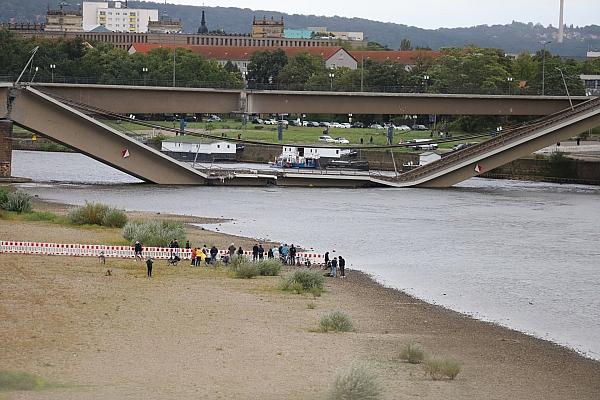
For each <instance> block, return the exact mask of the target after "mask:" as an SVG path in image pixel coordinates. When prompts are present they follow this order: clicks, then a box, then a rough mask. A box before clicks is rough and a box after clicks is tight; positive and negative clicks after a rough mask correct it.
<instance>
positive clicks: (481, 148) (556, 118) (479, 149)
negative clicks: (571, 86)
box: [382, 98, 600, 182]
mask: <svg viewBox="0 0 600 400" xmlns="http://www.w3.org/2000/svg"><path fill="white" fill-rule="evenodd" d="M598 106H600V98H596V99H592V100H588V101H586V102H583V103H580V104H578V105H576V106H574V107H573V109H570V108H569V109H567V110H563V111H560V112H558V113H554V114H551V115H549V116H547V117H544V118H541V119H539V120H536V121H533V122H531V123H529V124H527V125H524V126H522V127H518V128H514V129H510V130H505V131H503V133H502V134H499V135H497V136H495V137H493V138H492V139H489V140H487V141H485V142H482V143H479V144H477V145H474V146H471V147H468V148H466V149H463V150H459V151H456V152H454V153H453V154H451V155H449V156H447V157H444V158H442V159H440V160H438V161H435V162H432V163H429V164H426V165H424V166H422V167H419V168H415V169H414V170H412V171H409V172H406V173H403V174H401V175H399V176H398V178H389V177H384V178H382V179H386V180H392V181H396V182H407V181H411V180H416V179H419V178H421V177H424V176H427V175H431V174H433V173H435V172H438V171H440V170H442V169H445V168H447V167H449V166H451V165H453V164H456V163H459V162H462V161H464V160H465V159H468V158H472V157H475V156H477V155H480V154H482V153H485V152H486V151H488V150H490V149H492V148H496V147H499V146H501V145H504V144H506V143H508V142H513V141H515V140H517V139H520V138H522V137H524V136H526V135H528V134H531V133H533V132H535V131H538V130H540V129H543V128H545V127H547V126H551V125H553V124H555V123H557V122H560V121H562V120H564V119H565V118H570V117H573V116H576V115H578V114H581V113H584V112H586V111H588V110H590V109H592V108H595V107H598Z"/></svg>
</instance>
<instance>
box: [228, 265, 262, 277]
mask: <svg viewBox="0 0 600 400" xmlns="http://www.w3.org/2000/svg"><path fill="white" fill-rule="evenodd" d="M234 272H235V277H236V278H243V279H250V278H254V277H255V276H258V275H260V270H259V269H258V266H257V265H256V264H255V263H251V262H246V263H243V264H240V265H239V266H238V267H237V268H236V269H235V270H234Z"/></svg>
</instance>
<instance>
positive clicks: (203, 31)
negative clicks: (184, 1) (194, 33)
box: [198, 10, 208, 34]
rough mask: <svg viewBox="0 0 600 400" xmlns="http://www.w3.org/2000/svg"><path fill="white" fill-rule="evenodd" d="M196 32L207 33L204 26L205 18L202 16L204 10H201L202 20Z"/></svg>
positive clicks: (206, 28)
mask: <svg viewBox="0 0 600 400" xmlns="http://www.w3.org/2000/svg"><path fill="white" fill-rule="evenodd" d="M198 33H200V34H204V33H208V27H207V26H206V18H205V17H204V10H202V21H200V27H199V28H198Z"/></svg>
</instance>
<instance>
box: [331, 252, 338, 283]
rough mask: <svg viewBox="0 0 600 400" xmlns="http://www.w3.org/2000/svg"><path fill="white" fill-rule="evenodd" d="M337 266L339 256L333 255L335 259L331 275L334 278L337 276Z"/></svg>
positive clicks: (332, 262) (332, 263)
mask: <svg viewBox="0 0 600 400" xmlns="http://www.w3.org/2000/svg"><path fill="white" fill-rule="evenodd" d="M337 266H338V260H337V257H333V260H331V276H332V277H333V278H335V277H336V274H337Z"/></svg>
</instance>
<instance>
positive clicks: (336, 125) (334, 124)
mask: <svg viewBox="0 0 600 400" xmlns="http://www.w3.org/2000/svg"><path fill="white" fill-rule="evenodd" d="M329 127H330V128H343V126H342V124H340V123H339V122H330V123H329Z"/></svg>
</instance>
